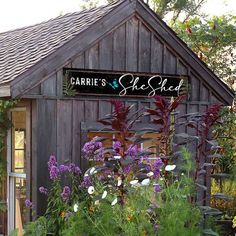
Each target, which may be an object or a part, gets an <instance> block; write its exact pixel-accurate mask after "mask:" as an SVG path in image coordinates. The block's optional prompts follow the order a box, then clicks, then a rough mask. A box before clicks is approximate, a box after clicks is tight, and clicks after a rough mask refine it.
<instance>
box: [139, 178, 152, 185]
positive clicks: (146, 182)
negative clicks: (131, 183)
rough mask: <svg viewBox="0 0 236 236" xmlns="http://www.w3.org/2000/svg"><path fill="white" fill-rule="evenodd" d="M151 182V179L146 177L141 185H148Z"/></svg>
mask: <svg viewBox="0 0 236 236" xmlns="http://www.w3.org/2000/svg"><path fill="white" fill-rule="evenodd" d="M149 184H150V179H144V180H143V181H142V182H141V185H143V186H147V185H149Z"/></svg>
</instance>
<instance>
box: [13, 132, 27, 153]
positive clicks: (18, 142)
mask: <svg viewBox="0 0 236 236" xmlns="http://www.w3.org/2000/svg"><path fill="white" fill-rule="evenodd" d="M24 141H25V132H24V131H19V130H18V131H15V149H24V145H25V144H24Z"/></svg>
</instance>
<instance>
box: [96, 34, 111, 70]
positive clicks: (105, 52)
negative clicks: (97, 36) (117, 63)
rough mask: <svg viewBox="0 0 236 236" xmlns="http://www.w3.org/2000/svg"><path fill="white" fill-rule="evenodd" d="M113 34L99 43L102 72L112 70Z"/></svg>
mask: <svg viewBox="0 0 236 236" xmlns="http://www.w3.org/2000/svg"><path fill="white" fill-rule="evenodd" d="M112 40H113V34H112V33H110V34H109V35H107V36H106V37H105V38H103V39H102V40H101V41H100V42H99V65H100V69H101V70H112V60H113V58H112V50H113V42H112Z"/></svg>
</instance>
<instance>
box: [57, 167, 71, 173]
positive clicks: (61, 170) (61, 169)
mask: <svg viewBox="0 0 236 236" xmlns="http://www.w3.org/2000/svg"><path fill="white" fill-rule="evenodd" d="M68 169H69V168H68V166H66V165H60V166H59V171H60V173H64V172H66V171H68Z"/></svg>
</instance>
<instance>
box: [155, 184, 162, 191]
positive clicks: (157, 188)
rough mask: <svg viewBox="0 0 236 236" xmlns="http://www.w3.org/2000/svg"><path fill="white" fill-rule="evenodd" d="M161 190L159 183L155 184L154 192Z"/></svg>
mask: <svg viewBox="0 0 236 236" xmlns="http://www.w3.org/2000/svg"><path fill="white" fill-rule="evenodd" d="M160 191H161V186H160V185H159V184H155V186H154V192H155V193H159V192H160Z"/></svg>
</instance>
